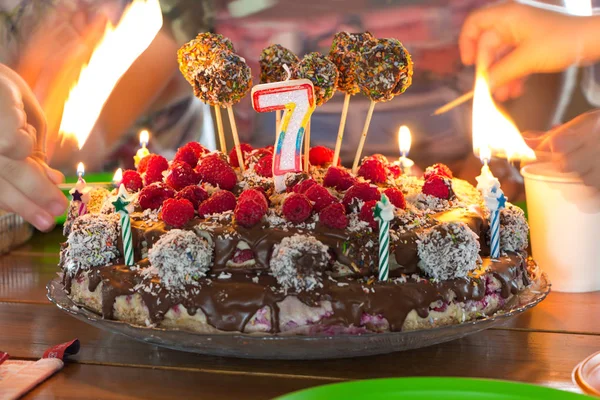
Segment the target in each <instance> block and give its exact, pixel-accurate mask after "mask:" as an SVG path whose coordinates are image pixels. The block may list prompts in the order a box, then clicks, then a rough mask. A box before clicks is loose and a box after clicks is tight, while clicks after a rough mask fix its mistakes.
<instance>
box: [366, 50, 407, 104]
mask: <svg viewBox="0 0 600 400" xmlns="http://www.w3.org/2000/svg"><path fill="white" fill-rule="evenodd" d="M412 74H413V63H412V60H411V58H410V54H409V53H408V51H407V50H406V49H405V48H404V46H402V43H400V42H399V41H398V40H396V39H375V40H370V41H368V42H366V43H365V45H364V47H363V51H362V54H361V57H360V58H359V59H358V62H357V66H356V77H357V82H358V86H359V87H360V89H361V91H362V92H363V94H364V95H365V96H367V97H368V98H370V99H371V100H373V101H377V102H385V101H390V100H391V99H393V98H394V96H396V95H398V94H401V93H404V91H405V90H406V89H407V88H408V87H409V86H410V85H411V83H412Z"/></svg>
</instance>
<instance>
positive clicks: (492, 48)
mask: <svg viewBox="0 0 600 400" xmlns="http://www.w3.org/2000/svg"><path fill="white" fill-rule="evenodd" d="M599 34H600V19H599V18H598V17H577V16H569V15H565V14H560V13H557V12H553V11H547V10H543V9H540V8H536V7H531V6H526V5H523V4H518V3H513V2H503V3H500V4H494V5H491V6H488V7H483V8H481V9H478V10H476V11H474V12H473V13H471V14H470V15H469V16H468V18H467V19H466V21H465V23H464V24H463V27H462V31H461V34H460V38H459V47H460V55H461V59H462V62H463V63H464V64H466V65H473V64H477V67H478V68H484V69H487V70H488V73H489V78H490V85H491V86H492V88H493V90H494V95H495V97H496V98H497V99H498V100H500V101H504V100H507V99H508V98H512V97H517V96H519V95H520V94H521V93H522V90H523V80H524V78H526V77H527V76H528V75H530V74H533V73H538V72H559V71H562V70H564V69H566V68H568V67H569V66H571V65H573V64H586V63H591V62H594V61H596V60H598V59H600V48H599V47H598V46H596V45H595V44H594V43H595V42H596V38H597V37H598V35H599Z"/></svg>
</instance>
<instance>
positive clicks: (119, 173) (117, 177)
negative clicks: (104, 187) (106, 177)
mask: <svg viewBox="0 0 600 400" xmlns="http://www.w3.org/2000/svg"><path fill="white" fill-rule="evenodd" d="M122 180H123V169H122V168H119V169H117V170H116V171H115V174H114V175H113V179H112V182H113V186H115V187H118V186H119V185H120V184H121V181H122Z"/></svg>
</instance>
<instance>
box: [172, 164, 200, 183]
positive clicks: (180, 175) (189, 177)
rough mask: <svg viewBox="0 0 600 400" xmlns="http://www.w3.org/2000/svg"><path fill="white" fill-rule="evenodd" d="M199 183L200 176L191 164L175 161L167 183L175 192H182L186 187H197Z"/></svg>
mask: <svg viewBox="0 0 600 400" xmlns="http://www.w3.org/2000/svg"><path fill="white" fill-rule="evenodd" d="M198 181H199V178H198V175H197V174H196V172H195V171H194V169H193V168H192V167H191V166H190V164H188V163H185V162H180V161H175V162H173V164H171V167H170V168H169V172H168V173H167V177H166V179H165V182H166V184H167V185H169V186H171V187H172V188H173V189H175V190H181V189H183V188H184V187H186V186H190V185H195V184H197V183H198Z"/></svg>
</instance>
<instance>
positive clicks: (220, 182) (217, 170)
mask: <svg viewBox="0 0 600 400" xmlns="http://www.w3.org/2000/svg"><path fill="white" fill-rule="evenodd" d="M196 172H197V173H198V176H199V177H200V180H201V181H202V182H208V183H210V184H211V185H213V186H218V187H220V188H221V189H225V190H231V189H233V188H234V186H235V184H236V183H237V176H236V174H235V171H234V170H233V168H232V167H231V165H229V164H228V163H227V162H226V161H223V160H222V159H221V158H220V157H219V155H218V154H211V155H210V156H207V157H204V158H203V159H202V160H200V162H199V163H198V166H197V167H196Z"/></svg>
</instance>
